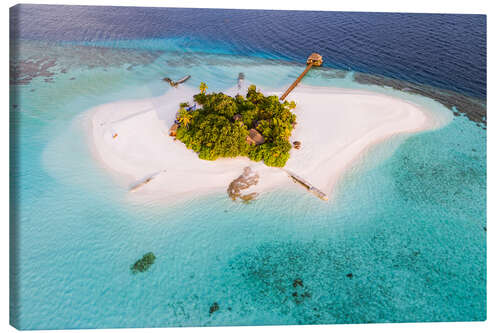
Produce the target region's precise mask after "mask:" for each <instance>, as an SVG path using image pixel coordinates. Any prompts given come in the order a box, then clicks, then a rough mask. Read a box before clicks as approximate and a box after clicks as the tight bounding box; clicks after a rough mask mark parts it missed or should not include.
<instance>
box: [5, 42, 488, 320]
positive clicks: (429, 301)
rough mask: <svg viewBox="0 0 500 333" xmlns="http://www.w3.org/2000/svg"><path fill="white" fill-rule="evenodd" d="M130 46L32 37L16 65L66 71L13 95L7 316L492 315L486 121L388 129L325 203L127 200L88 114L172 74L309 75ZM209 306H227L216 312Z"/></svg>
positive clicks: (297, 199) (258, 62)
mask: <svg viewBox="0 0 500 333" xmlns="http://www.w3.org/2000/svg"><path fill="white" fill-rule="evenodd" d="M117 43H123V42H117ZM129 43H130V44H129V45H128V46H129V47H130V48H126V49H101V48H92V47H89V46H79V48H75V47H74V45H64V46H61V44H57V47H58V49H57V52H55V51H54V49H52V48H46V47H45V46H44V45H43V43H42V42H35V41H22V42H21V46H20V47H19V54H20V56H21V57H23V56H25V57H26V58H29V57H33V58H40V59H51V58H53V57H57V65H56V67H57V71H55V74H54V75H52V76H50V78H51V79H52V80H51V82H45V79H46V78H47V77H45V76H39V75H38V74H39V73H34V74H33V75H31V76H32V77H33V78H32V79H31V81H30V82H29V83H27V84H24V85H16V86H13V87H14V89H12V97H13V102H12V105H11V128H12V129H11V130H12V131H13V133H12V134H13V139H14V140H13V143H14V144H13V145H12V150H13V157H14V159H13V161H12V170H11V175H12V179H13V188H12V189H13V192H12V195H13V204H14V207H13V208H14V215H13V221H12V226H13V230H14V235H13V237H14V239H13V243H14V245H13V250H14V251H13V258H14V259H15V260H14V261H13V263H12V266H11V269H12V277H13V286H14V287H15V288H13V293H12V297H11V306H12V312H11V321H12V323H13V324H15V325H16V326H17V327H20V328H24V329H34V328H39V329H40V328H89V327H95V328H102V327H145V326H148V327H151V326H153V327H154V326H192V325H251V324H253V325H261V324H316V323H360V322H403V321H465V320H484V319H485V318H486V230H485V227H486V131H485V130H484V129H482V128H480V127H478V126H477V125H476V124H475V123H473V122H471V121H470V120H468V119H467V118H466V117H464V116H458V117H454V118H453V120H452V121H451V122H450V123H449V124H448V125H447V126H446V127H444V128H441V129H439V130H436V131H430V132H425V133H421V134H417V135H413V136H410V137H407V138H402V137H395V138H393V139H392V140H389V141H388V142H386V143H384V144H381V145H379V146H377V147H375V148H373V149H371V150H370V151H369V152H367V153H366V154H365V155H364V156H363V158H361V159H360V160H359V161H358V162H357V163H356V164H355V165H354V166H353V168H352V170H351V171H350V172H349V173H348V174H347V175H345V176H344V177H343V179H342V182H341V184H339V186H338V188H337V191H336V194H335V198H334V199H333V200H331V201H330V202H328V203H325V202H322V201H320V200H318V199H317V198H315V197H313V196H311V195H310V194H309V193H307V192H304V191H302V189H301V188H297V189H296V190H292V191H289V190H287V191H284V190H277V191H274V192H271V193H266V194H263V195H262V196H260V197H259V199H258V200H256V201H254V202H252V203H251V204H249V205H244V204H236V203H234V202H232V201H231V200H230V199H229V198H228V197H227V195H226V194H225V193H220V194H214V195H211V196H204V197H197V198H190V199H188V200H186V201H183V202H176V203H175V204H173V205H168V204H164V203H158V202H148V203H146V204H138V203H132V202H130V200H128V199H127V197H126V193H123V192H122V191H121V190H120V189H119V188H118V187H117V186H116V184H115V183H114V181H113V179H112V178H111V177H110V176H109V174H107V173H106V171H105V170H103V169H101V167H100V166H99V165H97V164H96V163H95V161H94V160H93V159H92V156H91V152H90V151H89V148H88V145H87V142H86V138H85V137H84V135H83V134H84V131H83V129H82V114H83V113H84V112H85V111H86V110H88V109H89V108H91V107H93V106H95V105H99V104H102V103H106V102H111V101H116V100H120V99H130V98H146V97H151V96H158V95H161V94H163V93H164V92H165V91H166V90H167V89H171V88H169V87H168V86H167V85H166V84H165V83H164V82H162V81H161V79H162V78H163V77H164V76H167V75H168V76H170V77H173V78H177V77H182V76H184V75H185V74H187V73H189V74H190V75H191V76H192V78H191V79H190V80H189V81H188V82H187V84H188V85H191V86H194V87H196V86H197V85H198V84H199V82H200V81H202V80H203V81H205V82H207V84H208V86H209V88H210V89H211V90H214V91H216V90H221V89H227V88H229V87H231V86H234V85H235V83H236V78H237V76H238V73H239V72H244V73H245V76H246V78H247V81H249V82H253V83H256V84H257V85H258V86H262V87H269V88H274V89H281V88H282V87H284V86H286V85H287V84H289V83H290V82H291V81H292V80H293V79H294V77H295V76H297V75H298V74H299V73H300V72H301V71H302V69H303V68H302V65H300V64H297V63H294V62H293V61H288V60H287V59H266V58H260V57H256V56H248V55H235V54H225V55H224V54H220V53H217V52H213V51H210V52H200V50H191V51H190V52H189V53H187V54H185V53H182V52H181V51H180V50H179V48H178V47H177V46H175V45H178V44H176V43H177V41H176V40H175V39H172V40H167V41H165V40H164V41H162V42H161V44H154V45H156V46H157V47H156V49H160V50H161V52H160V53H158V54H156V53H151V52H155V51H151V50H149V51H148V50H147V49H148V47H147V45H150V42H141V41H140V40H137V41H133V42H129ZM80 44H81V43H80ZM165 45H167V46H165ZM169 45H170V46H169ZM172 45H173V46H172ZM132 46H134V47H132ZM83 50H85V51H83ZM110 50H111V51H110ZM82 54H84V55H85V56H83V55H82ZM77 55H80V56H79V57H78V58H77ZM63 69H64V70H65V72H63V71H62V70H63ZM73 78H74V79H73ZM304 83H306V84H310V85H319V86H337V87H348V88H356V89H370V90H374V91H380V92H385V93H388V94H392V95H395V96H405V98H407V99H410V100H412V101H413V102H415V103H420V104H423V105H425V106H426V107H427V108H429V109H431V110H433V112H436V113H438V114H442V115H443V117H447V116H449V115H450V111H449V110H446V109H445V108H444V107H443V106H441V105H440V104H438V103H436V102H434V101H432V100H429V99H423V98H420V97H418V96H415V95H404V94H403V93H402V92H397V91H393V90H391V89H389V88H382V87H376V86H366V85H360V84H357V83H356V82H354V81H353V80H352V73H348V74H347V75H345V73H344V72H339V71H337V70H335V69H320V70H315V71H311V73H310V75H308V76H307V77H306V78H305V79H304ZM14 104H15V105H16V107H15V108H14V106H13V105H14ZM458 111H460V110H458ZM149 251H152V252H154V254H155V255H156V257H157V260H156V262H155V263H154V265H153V266H152V267H151V269H150V270H149V271H148V272H146V273H144V274H136V275H133V274H131V272H130V269H129V267H130V265H131V264H133V262H135V261H136V260H137V259H139V258H140V257H141V256H142V255H143V254H144V253H146V252H149ZM296 279H301V280H302V281H303V282H302V286H301V285H299V284H297V283H295V286H294V281H295V280H296ZM214 302H217V303H218V305H219V310H218V311H216V312H214V313H212V314H210V313H209V309H210V306H211V305H212V304H213V303H214Z"/></svg>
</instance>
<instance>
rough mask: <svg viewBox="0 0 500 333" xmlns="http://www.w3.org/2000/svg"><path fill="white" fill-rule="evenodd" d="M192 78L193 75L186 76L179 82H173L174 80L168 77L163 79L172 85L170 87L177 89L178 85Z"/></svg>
mask: <svg viewBox="0 0 500 333" xmlns="http://www.w3.org/2000/svg"><path fill="white" fill-rule="evenodd" d="M190 77H191V75H186V76H184V77H183V78H182V79H180V80H177V81H173V80H172V79H170V78H169V77H166V78H164V79H163V81H165V82H168V83H170V85H171V86H172V87H177V85H179V84H181V83H184V82H186V81H187V80H189V78H190Z"/></svg>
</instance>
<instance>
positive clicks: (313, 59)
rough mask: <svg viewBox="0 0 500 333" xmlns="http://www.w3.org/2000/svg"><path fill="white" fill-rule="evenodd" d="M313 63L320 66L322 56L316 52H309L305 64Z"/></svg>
mask: <svg viewBox="0 0 500 333" xmlns="http://www.w3.org/2000/svg"><path fill="white" fill-rule="evenodd" d="M311 63H312V64H313V66H321V64H322V63H323V57H322V56H321V55H320V54H318V53H311V55H310V56H309V58H307V64H311Z"/></svg>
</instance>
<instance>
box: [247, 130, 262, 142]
mask: <svg viewBox="0 0 500 333" xmlns="http://www.w3.org/2000/svg"><path fill="white" fill-rule="evenodd" d="M264 142H266V139H265V138H264V137H263V136H262V134H260V133H259V131H257V130H256V129H255V128H252V129H251V130H250V131H248V136H247V143H249V144H251V145H261V144H263V143H264Z"/></svg>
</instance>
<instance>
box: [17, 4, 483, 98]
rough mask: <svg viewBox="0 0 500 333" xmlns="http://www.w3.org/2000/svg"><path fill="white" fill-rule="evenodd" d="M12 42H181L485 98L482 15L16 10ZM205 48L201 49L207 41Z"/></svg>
mask: <svg viewBox="0 0 500 333" xmlns="http://www.w3.org/2000/svg"><path fill="white" fill-rule="evenodd" d="M13 13H15V14H16V18H15V19H14V20H13V25H14V26H15V27H16V29H15V30H13V31H12V33H14V34H15V36H16V37H17V38H22V39H35V40H50V41H78V42H82V41H84V42H88V43H100V42H103V41H109V42H116V41H123V40H136V39H162V38H177V37H180V38H183V39H185V43H184V44H182V46H181V47H186V48H188V49H189V48H202V49H206V48H219V49H220V48H224V49H225V51H226V52H229V53H230V54H238V55H249V56H252V55H256V56H259V57H266V58H273V59H286V60H292V61H296V62H298V63H303V62H304V59H306V58H307V56H308V55H309V54H310V53H311V52H318V53H320V54H321V55H323V57H325V59H328V61H326V62H325V66H328V67H333V68H339V69H345V70H353V71H358V72H366V73H372V74H379V75H384V76H387V77H392V78H397V79H403V80H407V81H412V82H417V83H423V84H429V85H432V86H435V87H439V88H444V89H452V90H455V91H458V92H462V93H464V94H467V95H471V96H477V97H482V98H485V97H486V16H485V15H449V14H448V15H447V14H403V13H354V12H313V11H311V12H307V11H276V10H259V11H257V10H218V9H197V10H192V9H183V8H146V7H92V6H71V7H68V6H48V5H42V6H31V5H30V6H20V7H16V8H15V9H13ZM207 42H208V43H207Z"/></svg>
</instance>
